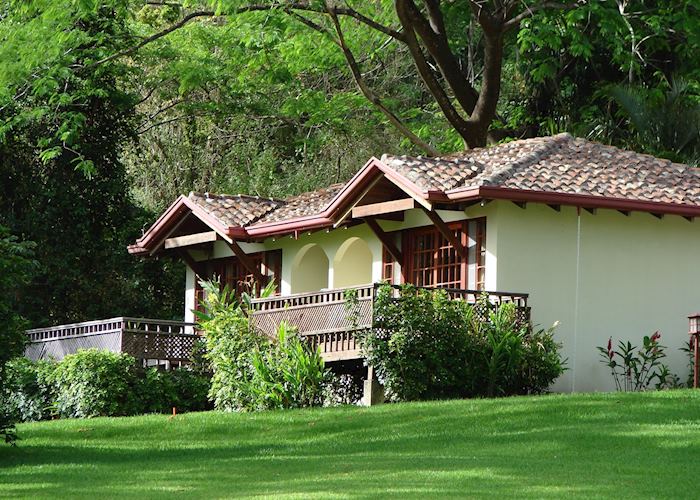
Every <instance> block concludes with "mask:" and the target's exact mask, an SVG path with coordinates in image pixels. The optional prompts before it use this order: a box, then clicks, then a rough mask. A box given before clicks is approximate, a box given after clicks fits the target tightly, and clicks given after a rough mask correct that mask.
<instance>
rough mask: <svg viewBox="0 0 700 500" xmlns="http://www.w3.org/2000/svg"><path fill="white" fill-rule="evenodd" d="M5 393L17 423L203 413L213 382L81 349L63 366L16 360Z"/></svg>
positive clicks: (6, 405)
mask: <svg viewBox="0 0 700 500" xmlns="http://www.w3.org/2000/svg"><path fill="white" fill-rule="evenodd" d="M6 377H7V378H6V385H5V387H4V391H3V393H2V394H0V402H1V403H2V408H3V410H4V411H5V412H6V413H8V414H9V415H10V416H11V417H12V418H13V419H15V420H17V421H23V422H27V421H34V420H45V419H50V418H57V417H61V418H86V417H98V416H124V415H138V414H143V413H168V412H170V411H171V410H172V408H173V407H175V408H176V409H177V411H201V410H206V409H208V408H209V407H210V405H209V403H208V400H207V393H208V390H209V379H208V377H206V376H203V375H201V374H198V373H195V372H193V371H190V370H188V369H186V368H181V369H175V370H170V371H161V370H158V369H156V368H147V369H141V368H137V365H136V360H135V359H134V358H133V357H132V356H129V355H128V354H124V353H112V352H108V351H100V350H97V349H85V350H80V351H78V352H77V353H75V354H69V355H67V356H66V357H65V358H63V360H61V361H59V362H55V361H37V362H33V361H30V360H28V359H26V358H16V359H14V360H12V361H10V362H9V363H8V366H7V373H6Z"/></svg>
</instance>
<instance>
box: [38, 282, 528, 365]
mask: <svg viewBox="0 0 700 500" xmlns="http://www.w3.org/2000/svg"><path fill="white" fill-rule="evenodd" d="M397 288H398V287H394V289H395V293H396V294H398V289H397ZM349 289H354V290H356V291H357V304H358V305H357V309H356V310H355V311H354V313H355V319H354V320H351V319H350V318H349V316H350V315H349V313H348V311H347V310H346V301H345V293H346V292H347V291H348V290H349ZM377 290H378V285H374V284H372V285H362V286H358V287H350V288H337V289H333V290H324V291H320V292H311V293H300V294H294V295H290V296H286V297H271V298H266V299H256V300H254V301H253V303H252V312H251V320H252V322H253V324H255V326H257V327H258V328H259V329H260V330H261V331H262V332H264V333H266V334H268V335H270V336H274V335H275V334H276V332H277V328H278V326H279V324H280V323H281V322H282V321H286V322H288V323H290V324H291V325H293V326H295V327H297V329H298V331H299V333H300V334H301V335H303V336H304V337H305V338H306V339H307V340H308V342H309V343H310V344H311V345H312V346H314V347H319V348H320V350H321V354H322V356H323V358H324V359H325V360H326V361H340V360H347V359H357V358H360V357H361V356H362V354H361V352H360V346H359V345H358V343H357V340H356V338H355V334H354V328H358V329H364V328H370V327H371V326H372V310H373V306H374V299H375V297H376V294H377ZM445 291H446V292H447V294H448V295H449V296H450V297H452V298H461V299H463V300H465V301H467V302H469V303H476V302H477V301H478V299H479V297H481V296H482V295H483V294H486V295H487V296H488V300H489V302H490V303H492V304H495V305H500V304H504V303H506V302H512V303H514V304H515V305H516V310H517V313H518V320H519V321H520V322H521V323H522V324H526V323H529V321H530V308H529V307H528V305H527V299H528V295H527V294H522V293H511V292H483V291H480V290H458V289H445ZM476 312H477V314H485V311H481V310H480V309H477V310H476ZM27 336H28V337H29V341H30V343H29V345H28V347H27V350H26V356H27V357H28V358H30V359H34V360H36V359H48V358H55V359H57V360H60V359H62V358H63V357H64V356H65V355H67V354H72V353H74V352H76V351H78V349H88V348H91V347H94V348H99V349H107V350H109V351H113V352H126V353H128V354H131V355H132V356H134V357H135V358H137V359H138V360H141V361H143V362H144V363H147V362H149V361H151V360H156V361H167V362H168V363H178V364H181V363H186V362H188V361H189V360H190V358H191V354H192V349H193V347H194V342H195V340H196V339H197V338H198V335H197V334H196V332H195V324H194V323H184V322H181V321H166V320H155V319H144V318H125V317H120V318H111V319H105V320H99V321H88V322H86V323H74V324H71V325H60V326H54V327H49V328H36V329H34V330H28V331H27Z"/></svg>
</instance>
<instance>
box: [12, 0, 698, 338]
mask: <svg viewBox="0 0 700 500" xmlns="http://www.w3.org/2000/svg"><path fill="white" fill-rule="evenodd" d="M0 41H1V42H0V61H1V64H0V68H1V69H0V179H1V180H2V183H1V184H0V226H4V229H3V230H2V231H3V232H2V233H0V234H3V235H5V236H3V237H5V238H7V241H10V240H9V238H12V241H13V242H16V243H17V244H25V243H26V244H27V245H29V246H30V247H31V249H32V250H31V253H32V256H31V258H32V259H33V261H34V262H35V263H36V264H37V265H34V266H31V277H28V276H27V275H26V273H25V272H23V275H22V280H21V281H18V286H15V287H13V292H12V294H11V295H12V297H11V300H12V303H13V304H15V306H14V307H13V309H12V311H13V314H17V315H21V316H23V317H24V318H25V319H26V320H27V321H28V322H29V323H31V324H33V325H35V326H38V325H43V324H48V323H61V322H67V321H79V320H87V319H94V318H98V317H110V316H115V315H143V316H148V317H162V318H179V317H180V316H181V314H182V309H183V304H182V287H183V275H184V270H183V267H182V265H181V264H179V263H177V262H171V261H166V260H159V261H155V260H142V259H136V258H133V257H130V256H129V255H128V254H127V252H126V245H127V244H128V243H130V242H132V241H133V240H134V239H135V238H136V237H138V236H139V235H140V234H141V231H142V230H143V229H144V228H146V227H148V225H149V224H150V223H151V222H152V221H153V220H154V219H155V217H156V216H157V215H158V213H159V212H160V211H162V210H163V209H164V208H165V207H166V206H167V205H168V204H169V203H171V202H172V201H173V200H174V199H175V197H176V196H177V195H178V194H180V193H187V192H189V191H190V190H199V191H210V192H225V193H237V192H246V193H251V194H258V195H264V196H285V195H289V194H294V193H297V192H302V191H305V190H309V189H313V188H316V187H319V186H322V185H325V184H328V183H331V182H336V181H342V180H345V179H347V178H348V177H349V176H350V175H351V174H352V173H354V172H355V171H356V170H357V169H358V168H359V167H360V166H361V165H362V164H364V162H365V161H366V160H367V159H368V158H369V157H370V156H372V155H377V156H378V155H381V154H382V153H395V154H396V153H400V154H440V153H451V152H455V151H460V150H463V149H465V148H467V147H474V146H482V145H485V144H489V143H493V142H498V141H502V140H508V139H512V138H520V137H530V136H535V135H548V134H554V133H558V132H563V131H568V132H571V133H573V134H575V135H578V136H583V137H587V138H590V139H593V140H597V141H602V142H605V143H611V144H615V145H618V146H621V147H627V148H632V149H635V150H638V151H642V152H646V153H650V154H655V155H658V156H662V157H666V158H670V159H673V160H676V161H683V162H688V163H692V164H696V163H697V162H698V160H699V158H700V132H699V130H700V62H699V60H698V58H697V54H698V53H699V50H700V7H699V6H698V3H697V0H674V1H670V0H666V1H650V0H602V1H561V2H560V1H535V0H525V1H521V0H519V1H515V0H453V1H440V0H423V1H422V2H415V1H414V0H395V1H394V2H389V1H382V0H376V1H372V2H360V1H351V0H346V1H340V0H332V1H331V0H329V1H327V2H324V1H318V0H307V1H292V0H260V1H259V2H250V1H242V0H220V1H209V0H183V1H182V2H180V1H178V0H167V1H166V0H154V1H146V0H32V1H26V0H8V1H5V2H2V4H1V5H0ZM13 244H14V243H13ZM8 248H9V247H8ZM18 248H19V247H18ZM22 248H24V247H22ZM5 271H7V270H3V272H5ZM8 276H9V275H8ZM3 300H4V297H3Z"/></svg>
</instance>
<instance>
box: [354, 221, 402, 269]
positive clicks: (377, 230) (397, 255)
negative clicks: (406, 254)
mask: <svg viewBox="0 0 700 500" xmlns="http://www.w3.org/2000/svg"><path fill="white" fill-rule="evenodd" d="M364 221H365V222H366V223H367V225H368V226H369V228H370V229H371V230H372V232H373V233H374V234H375V235H376V236H377V238H379V241H381V242H382V245H384V247H385V248H386V250H387V252H389V253H390V254H391V256H392V257H393V258H394V260H395V261H396V262H398V263H399V265H403V254H402V253H401V250H399V248H398V247H397V246H396V243H394V241H393V240H392V238H391V236H389V235H388V234H387V233H386V232H385V231H384V230H383V229H382V228H381V226H380V225H379V223H378V222H377V221H376V220H375V219H373V218H372V217H365V219H364Z"/></svg>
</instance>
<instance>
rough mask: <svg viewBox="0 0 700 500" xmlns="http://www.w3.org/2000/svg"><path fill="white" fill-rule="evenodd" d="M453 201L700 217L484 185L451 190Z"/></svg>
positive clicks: (653, 204)
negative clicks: (486, 200) (526, 203)
mask: <svg viewBox="0 0 700 500" xmlns="http://www.w3.org/2000/svg"><path fill="white" fill-rule="evenodd" d="M447 196H448V197H449V198H450V200H451V201H453V202H454V201H465V200H474V199H490V200H499V199H500V200H510V201H520V202H533V203H548V204H553V205H568V206H574V207H580V208H601V209H611V210H623V211H634V212H647V213H653V214H667V215H679V216H684V217H699V216H700V206H697V205H686V204H681V203H668V202H660V201H642V200H632V199H628V198H615V197H610V196H599V195H590V194H577V193H570V194H569V193H554V192H551V191H530V190H525V189H513V188H506V187H500V186H481V187H472V188H468V189H459V190H452V191H449V192H448V193H447Z"/></svg>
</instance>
